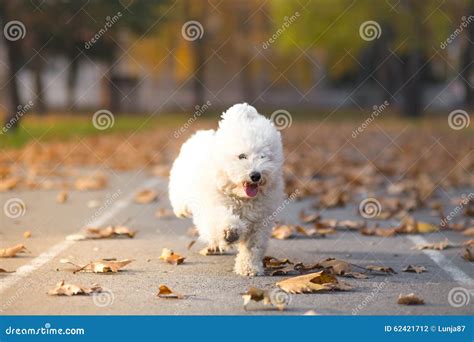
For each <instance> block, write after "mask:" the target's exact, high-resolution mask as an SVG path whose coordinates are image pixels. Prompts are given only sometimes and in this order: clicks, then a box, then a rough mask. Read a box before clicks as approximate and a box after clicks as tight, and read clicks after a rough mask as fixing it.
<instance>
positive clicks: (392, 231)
mask: <svg viewBox="0 0 474 342" xmlns="http://www.w3.org/2000/svg"><path fill="white" fill-rule="evenodd" d="M359 232H360V233H361V234H362V235H365V236H381V237H392V236H395V235H396V234H397V228H368V227H363V228H361V229H360V230H359Z"/></svg>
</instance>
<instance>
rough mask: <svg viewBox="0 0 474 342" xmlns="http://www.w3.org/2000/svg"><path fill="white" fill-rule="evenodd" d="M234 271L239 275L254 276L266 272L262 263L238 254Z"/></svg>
mask: <svg viewBox="0 0 474 342" xmlns="http://www.w3.org/2000/svg"><path fill="white" fill-rule="evenodd" d="M234 271H235V273H237V274H238V275H241V276H247V277H253V276H259V275H263V274H264V270H263V264H262V263H253V262H251V260H249V259H246V258H242V257H239V256H237V258H236V259H235V266H234Z"/></svg>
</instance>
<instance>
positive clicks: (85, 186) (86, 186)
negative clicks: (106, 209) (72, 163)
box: [74, 173, 107, 191]
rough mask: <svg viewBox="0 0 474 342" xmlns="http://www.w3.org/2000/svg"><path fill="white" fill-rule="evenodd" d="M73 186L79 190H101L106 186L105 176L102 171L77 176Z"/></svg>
mask: <svg viewBox="0 0 474 342" xmlns="http://www.w3.org/2000/svg"><path fill="white" fill-rule="evenodd" d="M74 186H75V188H76V189H77V190H80V191H86V190H101V189H103V188H105V187H106V186H107V177H106V176H105V175H104V174H102V173H99V174H95V175H89V176H84V177H79V178H78V179H76V182H75V183H74Z"/></svg>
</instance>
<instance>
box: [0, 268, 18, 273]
mask: <svg viewBox="0 0 474 342" xmlns="http://www.w3.org/2000/svg"><path fill="white" fill-rule="evenodd" d="M14 272H15V271H7V270H5V269H3V268H0V274H2V273H14Z"/></svg>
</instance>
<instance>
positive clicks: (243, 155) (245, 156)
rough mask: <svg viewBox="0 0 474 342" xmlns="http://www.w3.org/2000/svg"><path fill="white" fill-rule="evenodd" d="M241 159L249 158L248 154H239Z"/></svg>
mask: <svg viewBox="0 0 474 342" xmlns="http://www.w3.org/2000/svg"><path fill="white" fill-rule="evenodd" d="M239 159H247V155H246V154H245V153H242V154H239Z"/></svg>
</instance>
